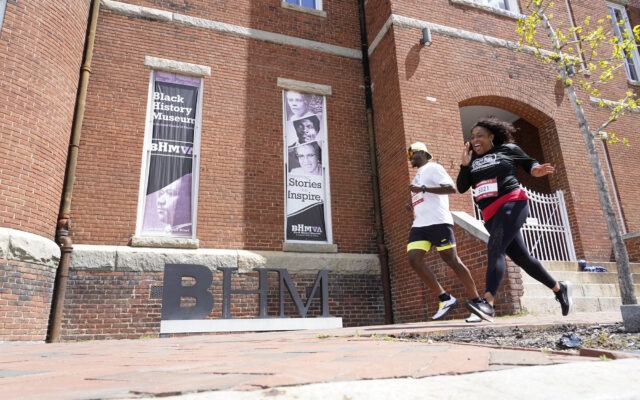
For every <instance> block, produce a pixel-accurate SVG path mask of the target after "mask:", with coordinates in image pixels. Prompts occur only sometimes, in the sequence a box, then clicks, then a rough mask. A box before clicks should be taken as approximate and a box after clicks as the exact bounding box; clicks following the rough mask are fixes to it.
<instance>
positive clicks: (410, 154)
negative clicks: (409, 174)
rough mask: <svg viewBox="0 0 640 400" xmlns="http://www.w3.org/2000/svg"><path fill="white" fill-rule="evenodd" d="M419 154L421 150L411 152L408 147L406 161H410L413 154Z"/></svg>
mask: <svg viewBox="0 0 640 400" xmlns="http://www.w3.org/2000/svg"><path fill="white" fill-rule="evenodd" d="M420 152H422V150H417V151H413V150H411V147H409V150H408V151H407V160H411V157H413V155H414V154H416V153H420Z"/></svg>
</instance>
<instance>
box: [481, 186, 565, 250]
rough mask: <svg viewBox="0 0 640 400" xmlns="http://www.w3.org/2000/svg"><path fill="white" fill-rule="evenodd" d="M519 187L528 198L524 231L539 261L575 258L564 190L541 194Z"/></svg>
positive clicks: (525, 238) (524, 236)
mask: <svg viewBox="0 0 640 400" xmlns="http://www.w3.org/2000/svg"><path fill="white" fill-rule="evenodd" d="M520 187H521V188H522V189H523V190H524V191H525V192H526V193H527V197H529V217H528V218H527V221H526V222H525V224H524V225H523V226H522V229H521V232H522V236H523V238H524V242H525V244H526V245H527V247H528V248H529V251H530V252H531V254H532V255H533V256H534V257H535V258H537V259H538V260H546V261H576V259H577V258H576V252H575V248H574V247H573V238H572V236H571V226H570V225H569V215H568V214H567V207H566V203H565V201H564V193H563V191H562V190H557V191H556V192H555V193H551V194H542V193H537V192H534V191H533V190H530V189H527V188H526V187H524V186H522V185H521V186H520ZM474 204H475V203H474ZM474 208H475V213H476V218H477V219H479V220H482V215H481V214H480V210H479V209H478V207H474Z"/></svg>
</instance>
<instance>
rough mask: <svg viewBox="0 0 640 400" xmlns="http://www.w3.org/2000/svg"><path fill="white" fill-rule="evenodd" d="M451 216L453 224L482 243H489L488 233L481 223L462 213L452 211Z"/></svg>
mask: <svg viewBox="0 0 640 400" xmlns="http://www.w3.org/2000/svg"><path fill="white" fill-rule="evenodd" d="M451 214H452V215H453V223H454V224H456V225H458V226H459V227H461V228H462V229H464V230H466V231H467V232H469V233H470V234H472V235H473V236H475V237H477V238H478V239H480V240H482V241H483V242H485V243H489V232H487V229H486V228H485V227H484V224H483V223H482V221H480V220H477V219H475V218H473V217H472V216H471V215H469V214H467V213H466V212H464V211H452V212H451Z"/></svg>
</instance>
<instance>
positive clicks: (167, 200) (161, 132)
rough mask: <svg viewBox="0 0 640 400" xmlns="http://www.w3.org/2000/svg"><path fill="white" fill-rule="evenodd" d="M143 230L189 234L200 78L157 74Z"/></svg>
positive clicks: (190, 229) (191, 216) (147, 233)
mask: <svg viewBox="0 0 640 400" xmlns="http://www.w3.org/2000/svg"><path fill="white" fill-rule="evenodd" d="M154 76H155V79H154V88H153V133H152V138H151V147H150V152H149V154H150V155H149V157H150V158H149V169H148V179H147V192H146V199H145V207H144V219H143V223H142V232H141V233H142V234H146V235H165V236H166V235H168V236H188V237H190V236H192V234H193V230H192V222H193V221H192V218H193V215H192V199H191V192H192V187H193V178H192V170H193V145H194V132H195V125H196V109H197V102H198V90H199V88H200V79H199V78H192V77H186V76H180V75H175V74H171V73H164V72H156V73H155V74H154Z"/></svg>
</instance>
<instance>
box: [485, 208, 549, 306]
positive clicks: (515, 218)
mask: <svg viewBox="0 0 640 400" xmlns="http://www.w3.org/2000/svg"><path fill="white" fill-rule="evenodd" d="M528 215H529V202H528V201H527V200H517V201H510V202H508V203H505V204H504V205H503V206H502V207H500V209H499V210H498V212H497V213H496V214H495V215H494V216H493V218H491V219H490V220H489V221H487V222H485V224H484V226H485V227H486V228H487V231H489V235H490V236H489V243H488V245H487V252H488V258H489V260H488V265H487V277H486V285H487V286H486V291H487V292H489V293H491V294H492V295H493V296H494V297H495V296H496V292H497V291H498V287H499V286H500V282H502V278H503V277H504V271H505V268H506V261H505V259H504V255H505V254H506V255H508V256H509V258H510V259H511V260H513V262H515V263H516V264H517V265H518V266H520V267H521V268H522V269H523V270H524V271H525V272H526V273H527V274H529V275H531V277H532V278H534V279H535V280H537V281H538V282H540V283H542V284H543V285H545V286H546V287H548V288H549V289H552V288H553V287H554V286H555V285H556V280H555V279H553V277H551V275H549V273H548V272H547V270H546V269H544V267H543V266H542V264H541V263H540V261H538V260H537V259H535V258H534V257H533V256H532V255H531V254H530V253H529V250H528V249H527V246H526V245H525V244H524V240H523V239H522V234H521V233H520V228H521V227H522V225H523V224H524V223H525V221H526V220H527V216H528Z"/></svg>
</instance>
